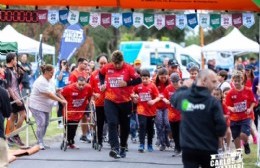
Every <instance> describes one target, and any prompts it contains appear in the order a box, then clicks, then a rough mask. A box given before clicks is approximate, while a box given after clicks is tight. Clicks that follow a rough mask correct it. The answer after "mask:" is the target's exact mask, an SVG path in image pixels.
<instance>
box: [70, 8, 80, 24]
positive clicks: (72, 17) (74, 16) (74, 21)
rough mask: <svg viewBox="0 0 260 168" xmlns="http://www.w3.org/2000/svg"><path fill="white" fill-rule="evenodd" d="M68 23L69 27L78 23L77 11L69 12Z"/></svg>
mask: <svg viewBox="0 0 260 168" xmlns="http://www.w3.org/2000/svg"><path fill="white" fill-rule="evenodd" d="M68 22H69V24H70V25H74V24H77V23H78V22H79V11H76V10H70V11H69V15H68Z"/></svg>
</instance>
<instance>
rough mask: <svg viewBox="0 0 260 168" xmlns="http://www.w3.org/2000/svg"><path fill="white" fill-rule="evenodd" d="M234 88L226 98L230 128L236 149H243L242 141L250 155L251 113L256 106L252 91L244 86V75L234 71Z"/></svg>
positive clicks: (246, 152)
mask: <svg viewBox="0 0 260 168" xmlns="http://www.w3.org/2000/svg"><path fill="white" fill-rule="evenodd" d="M232 80H233V84H234V88H232V89H231V90H230V91H229V92H228V94H227V97H226V105H227V108H228V110H229V111H230V121H231V123H230V128H231V132H232V137H233V139H234V143H235V147H236V149H238V148H240V147H241V144H240V140H243V141H244V148H245V154H250V152H251V151H250V147H249V144H248V136H249V135H250V128H251V127H250V125H251V113H253V108H254V106H255V105H256V100H255V97H254V94H253V92H252V90H250V89H248V88H246V87H244V86H243V73H242V72H240V71H234V73H233V75H232Z"/></svg>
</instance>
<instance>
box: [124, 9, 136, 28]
mask: <svg viewBox="0 0 260 168" xmlns="http://www.w3.org/2000/svg"><path fill="white" fill-rule="evenodd" d="M122 18H123V25H124V26H125V27H128V28H130V27H131V26H132V25H133V13H132V12H129V13H122Z"/></svg>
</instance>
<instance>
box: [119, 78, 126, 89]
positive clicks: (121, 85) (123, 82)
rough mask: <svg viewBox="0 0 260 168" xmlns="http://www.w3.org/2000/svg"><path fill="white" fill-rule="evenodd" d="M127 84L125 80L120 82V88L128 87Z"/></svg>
mask: <svg viewBox="0 0 260 168" xmlns="http://www.w3.org/2000/svg"><path fill="white" fill-rule="evenodd" d="M126 86H127V83H126V81H124V80H121V81H119V87H126Z"/></svg>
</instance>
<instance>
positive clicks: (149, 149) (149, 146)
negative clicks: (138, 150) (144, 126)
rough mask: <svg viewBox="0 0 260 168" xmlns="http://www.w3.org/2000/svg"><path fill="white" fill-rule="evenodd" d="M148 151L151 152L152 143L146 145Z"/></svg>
mask: <svg viewBox="0 0 260 168" xmlns="http://www.w3.org/2000/svg"><path fill="white" fill-rule="evenodd" d="M147 150H148V152H153V145H151V144H150V145H147Z"/></svg>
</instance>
